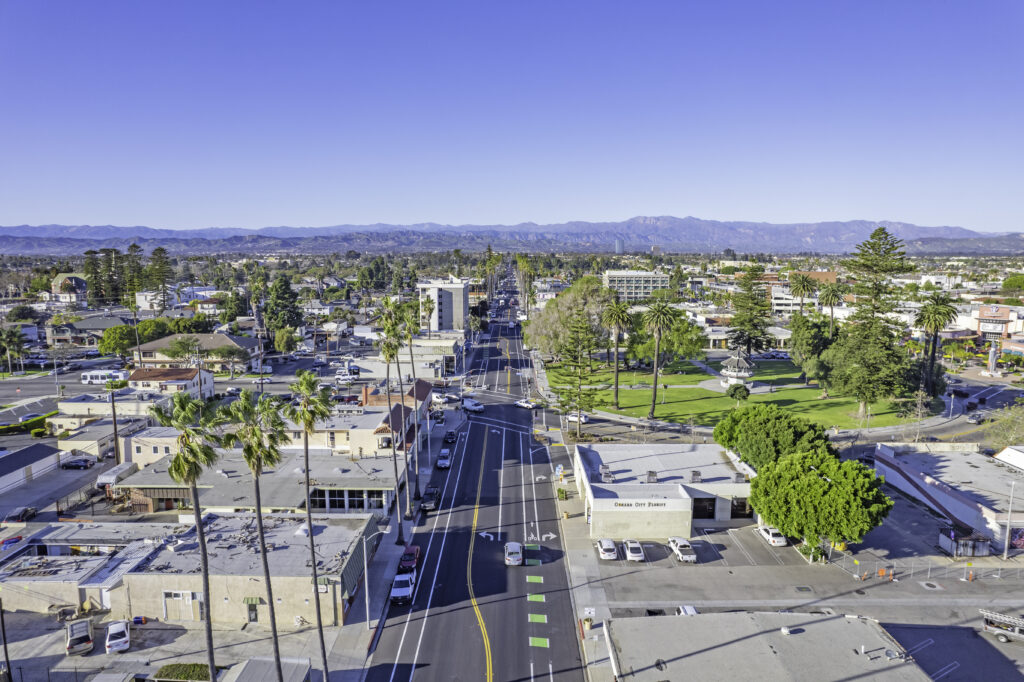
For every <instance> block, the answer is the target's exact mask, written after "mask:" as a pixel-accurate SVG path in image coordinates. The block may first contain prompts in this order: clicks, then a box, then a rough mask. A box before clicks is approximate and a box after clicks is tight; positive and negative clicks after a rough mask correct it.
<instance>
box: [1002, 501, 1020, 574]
mask: <svg viewBox="0 0 1024 682" xmlns="http://www.w3.org/2000/svg"><path fill="white" fill-rule="evenodd" d="M1015 485H1017V482H1016V481H1010V508H1009V509H1007V510H1006V539H1005V540H1004V542H1003V561H1006V557H1007V556H1008V555H1009V554H1010V527H1011V526H1012V525H1013V486H1015Z"/></svg>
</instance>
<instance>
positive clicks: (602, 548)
mask: <svg viewBox="0 0 1024 682" xmlns="http://www.w3.org/2000/svg"><path fill="white" fill-rule="evenodd" d="M594 547H595V548H596V549H597V556H599V557H601V558H602V559H606V560H607V559H618V558H619V550H618V548H616V547H615V541H614V540H610V539H608V538H602V539H601V540H598V541H597V544H596V545H594Z"/></svg>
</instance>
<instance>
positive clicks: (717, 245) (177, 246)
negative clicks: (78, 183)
mask: <svg viewBox="0 0 1024 682" xmlns="http://www.w3.org/2000/svg"><path fill="white" fill-rule="evenodd" d="M879 226H882V227H885V228H887V229H888V230H889V231H890V232H891V233H893V234H894V235H895V236H897V237H899V238H900V239H902V240H904V241H905V242H906V246H907V252H908V253H910V254H914V255H950V254H957V255H1020V254H1021V253H1024V234H1021V233H1006V232H1003V233H993V232H977V231H974V230H969V229H966V228H963V227H949V226H943V227H923V226H920V225H913V224H911V223H901V222H892V221H885V220H883V221H870V220H851V221H845V222H839V221H829V222H818V223H792V224H776V223H755V222H738V221H717V220H704V219H701V218H694V217H686V218H676V217H672V216H659V217H643V216H641V217H636V218H630V219H629V220H623V221H619V222H583V221H574V222H568V223H559V224H547V225H541V224H537V223H520V224H518V225H440V224H437V223H420V224H415V225H389V224H376V225H333V226H329V227H287V226H281V227H263V228H259V229H243V228H230V227H211V228H203V229H196V230H172V229H157V228H152V227H143V226H137V227H116V226H112V225H18V226H7V227H5V226H0V251H2V252H3V253H6V254H19V255H74V254H81V253H83V252H84V251H87V250H89V249H102V248H118V249H121V250H122V251H123V250H124V249H125V248H127V247H128V245H129V244H131V243H132V242H135V243H137V244H139V245H140V246H141V247H143V248H144V249H145V250H146V251H151V250H152V249H154V248H156V247H157V246H163V247H164V248H165V249H167V250H168V251H169V252H170V253H172V254H178V255H190V254H210V253H246V254H270V253H277V254H299V253H335V252H344V251H347V250H349V249H355V250H356V251H361V252H367V253H410V252H415V251H448V250H451V249H455V248H458V249H462V250H463V251H480V250H483V249H486V248H487V246H488V245H490V246H491V247H492V248H494V249H496V250H498V251H527V252H541V251H543V252H550V251H559V252H566V251H569V252H610V251H613V250H614V248H615V243H616V241H617V240H621V241H622V243H623V246H624V248H625V250H626V251H627V252H629V251H649V250H650V248H651V247H652V246H658V247H660V248H661V249H662V250H664V251H667V252H690V253H694V252H699V253H715V252H720V251H723V250H725V249H733V250H735V251H737V252H739V253H801V252H816V253H828V254H837V253H848V252H850V251H852V250H853V249H854V248H855V247H856V245H857V244H858V243H859V242H861V241H863V240H864V239H865V238H866V237H867V236H868V235H869V234H870V233H871V231H872V230H873V229H875V228H876V227H879Z"/></svg>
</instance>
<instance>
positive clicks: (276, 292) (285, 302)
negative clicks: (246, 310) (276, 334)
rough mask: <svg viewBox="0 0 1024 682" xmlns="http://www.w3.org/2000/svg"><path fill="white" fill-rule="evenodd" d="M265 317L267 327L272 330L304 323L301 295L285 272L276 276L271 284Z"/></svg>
mask: <svg viewBox="0 0 1024 682" xmlns="http://www.w3.org/2000/svg"><path fill="white" fill-rule="evenodd" d="M264 317H265V318H266V321H267V328H268V329H270V330H272V331H277V330H278V329H283V328H285V327H292V328H295V327H298V326H299V325H300V324H302V311H301V310H299V296H298V294H296V293H295V291H294V290H293V289H292V285H291V282H289V281H288V278H287V277H285V276H284V274H279V275H278V276H277V277H275V278H274V281H273V282H272V283H271V285H270V292H269V293H268V295H267V303H266V306H265V309H264Z"/></svg>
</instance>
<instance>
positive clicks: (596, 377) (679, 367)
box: [544, 360, 711, 387]
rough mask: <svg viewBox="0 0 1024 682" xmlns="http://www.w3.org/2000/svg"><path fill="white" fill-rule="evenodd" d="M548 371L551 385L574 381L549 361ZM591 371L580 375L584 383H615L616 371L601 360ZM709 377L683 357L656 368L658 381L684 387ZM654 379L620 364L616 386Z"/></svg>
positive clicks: (602, 384)
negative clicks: (660, 368) (659, 368)
mask: <svg viewBox="0 0 1024 682" xmlns="http://www.w3.org/2000/svg"><path fill="white" fill-rule="evenodd" d="M544 369H545V371H547V374H548V384H550V385H551V386H552V387H557V386H568V385H572V384H575V383H576V379H575V377H573V376H572V375H571V374H570V373H569V372H567V371H565V370H564V369H563V368H562V367H561V365H559V364H557V363H551V364H548V365H546V366H545V368H544ZM594 369H595V370H596V371H594V372H593V373H591V374H587V375H585V376H584V378H583V384H584V385H585V386H604V385H608V386H611V385H612V384H613V383H614V382H615V371H614V369H613V368H606V367H605V366H604V363H600V364H599V363H598V362H597V361H596V360H595V361H594ZM710 378H711V376H710V375H709V374H708V373H706V372H705V371H704V370H702V369H700V368H699V367H695V366H693V365H691V364H690V363H689V362H687V361H686V360H682V361H677V362H671V363H669V364H668V365H667V366H666V367H665V368H664V370H659V371H658V383H659V384H668V385H669V386H684V385H690V384H699V383H700V382H702V381H704V380H705V379H710ZM652 381H654V373H653V372H651V371H649V370H636V371H634V370H632V369H629V370H627V369H624V368H623V367H622V366H620V367H619V386H620V387H623V386H630V385H637V384H647V385H650V384H651V382H652Z"/></svg>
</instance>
